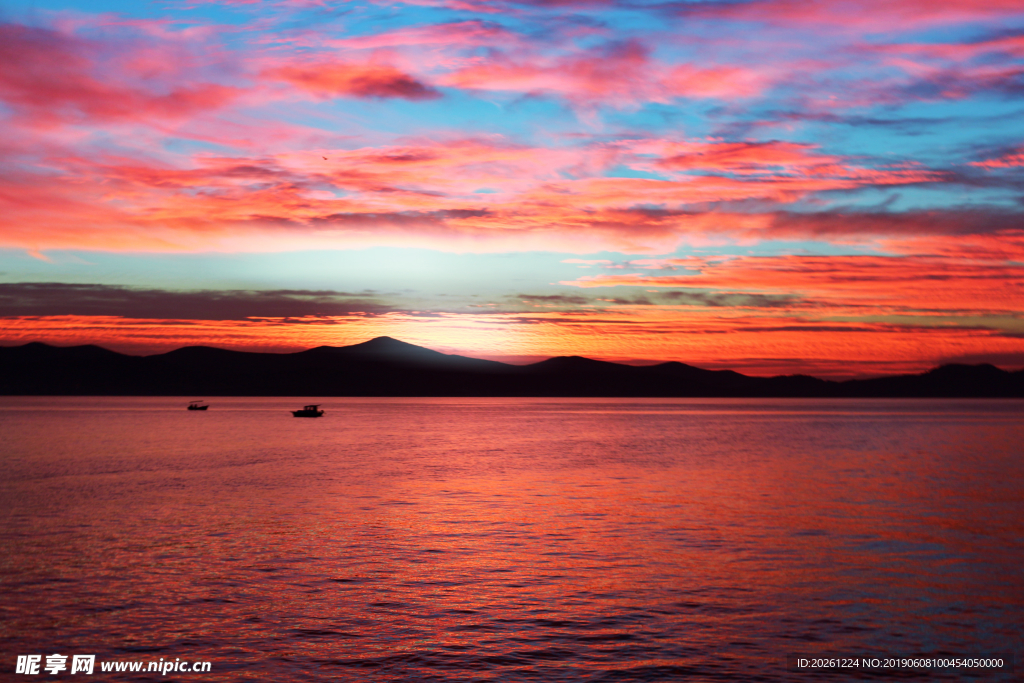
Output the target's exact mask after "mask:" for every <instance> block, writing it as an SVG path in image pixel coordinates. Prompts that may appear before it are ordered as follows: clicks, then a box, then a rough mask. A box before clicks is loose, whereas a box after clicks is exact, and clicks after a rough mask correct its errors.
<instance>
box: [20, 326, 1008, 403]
mask: <svg viewBox="0 0 1024 683" xmlns="http://www.w3.org/2000/svg"><path fill="white" fill-rule="evenodd" d="M0 394H4V395H127V396H131V395H135V396H140V395H143V396H144V395H154V396H160V395H163V396H190V397H191V396H655V397H657V396H661V397H670V396H735V397H740V396H750V397H755V396H758V397H768V396H791V397H915V396H916V397H971V396H974V397H1024V371H1018V372H1006V371H1004V370H1000V369H999V368H996V367H994V366H992V365H973V366H971V365H946V366H942V367H939V368H935V369H934V370H931V371H929V372H926V373H924V374H920V375H898V376H892V377H879V378H875V379H868V380H851V381H848V382H832V381H828V380H822V379H817V378H815V377H808V376H805V375H791V376H783V377H747V376H745V375H741V374H739V373H737V372H733V371H731V370H703V369H701V368H696V367H693V366H691V365H686V364H684V363H677V362H670V363H661V364H659V365H648V366H642V367H635V366H631V365H622V364H620V363H608V362H604V361H597V360H592V359H589V358H581V357H579V356H564V357H558V358H549V359H548V360H545V361H542V362H540V363H535V364H533V365H526V366H516V365H509V364H506V363H499V362H496V361H488V360H481V359H477V358H467V357H465V356H457V355H448V354H443V353H439V352H437V351H432V350H430V349H425V348H423V347H420V346H416V345H414V344H407V343H405V342H402V341H399V340H397V339H392V338H390V337H378V338H376V339H371V340H370V341H367V342H363V343H361V344H355V345H353V346H343V347H332V346H321V347H317V348H314V349H309V350H307V351H301V352H298V353H284V354H277V353H249V352H243V351H228V350H225V349H215V348H209V347H204V346H191V347H186V348H181V349H177V350H175V351H171V352H170V353H164V354H159V355H154V356H145V357H140V356H128V355H124V354H120V353H116V352H114V351H108V350H106V349H103V348H100V347H98V346H73V347H55V346H49V345H46V344H41V343H38V342H34V343H31V344H25V345H24V346H14V347H0Z"/></svg>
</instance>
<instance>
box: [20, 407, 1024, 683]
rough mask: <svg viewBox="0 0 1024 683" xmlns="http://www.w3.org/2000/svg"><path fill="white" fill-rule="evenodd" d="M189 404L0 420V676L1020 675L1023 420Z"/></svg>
mask: <svg viewBox="0 0 1024 683" xmlns="http://www.w3.org/2000/svg"><path fill="white" fill-rule="evenodd" d="M189 398H192V397H186V399H185V400H181V399H174V398H166V397H161V398H141V399H139V398H111V397H106V398H83V397H66V398H12V397H3V398H0V468H2V470H0V472H2V475H0V523H2V525H0V551H2V552H0V657H2V659H0V678H4V677H6V678H10V679H12V680H32V679H42V678H46V679H48V680H50V679H57V678H64V677H70V678H71V679H72V680H77V678H75V676H78V674H75V675H74V676H72V675H71V674H70V664H69V666H68V669H69V670H68V671H62V672H60V673H58V674H56V675H50V674H48V673H45V672H44V673H42V674H40V675H38V676H26V675H17V674H15V673H14V672H15V666H16V660H17V656H18V655H32V654H38V655H42V656H43V663H44V664H45V657H46V656H47V655H51V654H55V653H57V654H63V655H74V654H94V655H96V658H97V660H96V661H97V664H96V673H95V674H94V675H93V677H92V680H112V681H113V680H116V681H127V680H165V681H167V680H182V681H185V680H187V681H250V680H252V681H320V680H332V681H663V680H687V681H790V680H819V679H829V680H858V679H859V678H860V677H863V675H864V674H863V672H861V673H860V674H858V673H857V672H850V671H847V672H845V673H839V674H816V673H809V672H797V671H792V670H790V669H788V668H787V659H786V657H787V655H793V654H802V655H807V656H813V655H822V654H838V653H846V654H858V655H878V656H888V655H910V654H946V655H961V656H962V655H968V654H988V653H1011V654H1015V655H1016V658H1017V667H1016V672H1015V673H1008V672H1001V673H1000V672H978V671H974V672H969V671H965V670H932V671H920V670H917V671H900V672H890V673H889V674H884V675H883V674H878V675H874V676H873V680H896V679H898V680H909V679H913V680H929V681H930V680H982V681H996V680H999V681H1003V680H1006V681H1009V680H1018V679H1017V678H1015V676H1019V675H1020V655H1021V640H1022V636H1021V634H1022V633H1024V402H1022V401H1010V400H1005V401H993V400H835V401H827V400H826V401H823V400H786V399H777V400H772V399H756V400H755V399H750V400H747V399H721V400H702V399H678V400H677V399H669V400H666V399H626V400H623V399H497V398H495V399H449V398H445V399H346V398H329V399H327V398H325V399H321V401H320V402H321V403H323V404H324V405H323V407H324V409H326V411H327V412H326V415H325V416H324V417H323V418H319V419H295V418H293V417H292V416H291V415H290V413H289V412H288V411H289V410H290V409H294V408H298V407H300V406H301V405H302V404H304V403H307V402H309V401H308V400H305V399H282V398H218V399H214V400H212V401H211V403H212V407H211V408H210V410H209V411H207V412H196V413H189V412H186V411H185V410H184V408H185V405H186V403H187V399H189ZM177 660H184V661H189V662H194V661H206V662H210V666H211V669H210V671H209V672H208V673H195V672H189V673H175V672H171V673H169V674H167V675H159V674H154V673H130V672H120V673H106V674H104V673H101V672H100V670H99V668H100V664H99V663H100V662H104V661H107V662H110V661H124V662H128V661H140V662H144V663H148V662H153V661H161V662H173V661H177ZM86 680H90V679H89V678H86Z"/></svg>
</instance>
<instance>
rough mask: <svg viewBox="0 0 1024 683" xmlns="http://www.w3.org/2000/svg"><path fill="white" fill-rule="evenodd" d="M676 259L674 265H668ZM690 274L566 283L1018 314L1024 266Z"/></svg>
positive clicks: (740, 269) (897, 263)
mask: <svg viewBox="0 0 1024 683" xmlns="http://www.w3.org/2000/svg"><path fill="white" fill-rule="evenodd" d="M669 263H670V264H671V262H669ZM679 265H684V266H685V267H687V268H690V269H696V270H697V271H698V272H696V273H694V274H690V275H648V274H638V273H615V274H607V275H591V276H584V277H581V278H579V279H577V280H572V281H565V282H562V283H561V284H563V285H575V286H577V287H618V286H630V287H659V288H660V287H687V288H705V289H715V290H722V289H727V290H738V291H742V292H748V293H773V294H790V295H794V296H799V297H801V298H803V299H807V300H809V301H811V302H817V303H819V304H823V305H827V306H830V307H834V308H847V309H850V310H849V311H848V312H849V313H856V314H857V315H860V316H865V315H892V314H901V313H929V314H930V313H957V314H972V315H1015V312H1016V311H1020V310H1022V309H1024V266H1021V265H1016V264H1013V263H996V264H993V263H991V262H987V263H976V262H971V261H967V260H964V259H953V258H939V257H914V256H906V257H884V256H794V255H790V256H772V257H737V258H733V259H729V260H725V261H723V260H705V259H687V260H686V261H685V262H683V263H680V264H679Z"/></svg>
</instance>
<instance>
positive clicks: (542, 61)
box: [438, 41, 766, 107]
mask: <svg viewBox="0 0 1024 683" xmlns="http://www.w3.org/2000/svg"><path fill="white" fill-rule="evenodd" d="M438 82H439V83H440V84H442V85H446V86H449V87H455V88H464V89H469V90H489V91H511V92H522V93H535V94H550V95H555V96H558V97H564V98H565V99H567V100H569V101H571V102H573V103H575V104H577V105H595V104H607V105H612V106H620V107H622V106H635V105H636V104H638V103H641V102H668V101H670V100H672V99H674V98H677V97H691V98H729V99H734V98H744V97H751V96H754V95H756V94H758V93H760V92H761V91H762V90H763V89H764V88H765V87H766V79H765V78H764V76H763V75H762V74H760V73H759V72H758V71H756V70H752V69H750V68H748V67H739V66H708V67H700V66H696V65H694V64H682V65H678V66H674V67H672V66H669V65H666V64H662V63H660V62H656V61H654V60H652V59H650V57H649V55H648V51H647V49H646V48H645V47H644V46H643V45H642V44H641V43H639V42H638V41H628V42H624V43H617V44H614V45H611V46H607V47H605V48H602V49H599V50H590V51H587V52H585V53H582V54H573V55H570V56H562V57H556V58H545V57H538V56H537V55H535V54H531V55H529V56H525V55H524V56H522V57H519V58H514V57H508V56H497V57H494V58H490V59H486V60H479V63H477V64H474V65H471V66H468V67H465V68H461V69H455V70H454V71H451V72H449V73H447V74H444V75H443V76H441V77H439V79H438Z"/></svg>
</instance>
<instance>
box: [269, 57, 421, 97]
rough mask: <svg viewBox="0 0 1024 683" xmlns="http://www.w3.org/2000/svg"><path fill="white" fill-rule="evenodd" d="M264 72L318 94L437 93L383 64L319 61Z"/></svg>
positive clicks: (369, 95)
mask: <svg viewBox="0 0 1024 683" xmlns="http://www.w3.org/2000/svg"><path fill="white" fill-rule="evenodd" d="M264 74H265V75H266V76H268V77H270V78H275V79H279V80H283V81H288V82H289V83H291V84H293V85H295V86H297V87H299V88H302V89H303V90H307V91H309V92H311V93H314V94H316V95H319V96H321V97H339V96H342V97H376V98H392V97H397V98H402V99H407V100H427V99H434V98H437V97H440V96H441V93H439V92H437V90H435V89H433V88H431V87H430V86H428V85H425V84H423V83H422V82H420V81H418V80H417V79H415V78H414V77H412V76H410V75H409V74H407V73H404V72H402V71H399V70H398V69H396V68H395V67H393V66H390V65H387V64H375V63H362V64H359V63H342V62H322V63H313V64H303V65H289V66H282V67H277V68H273V69H269V70H267V71H265V72H264Z"/></svg>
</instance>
